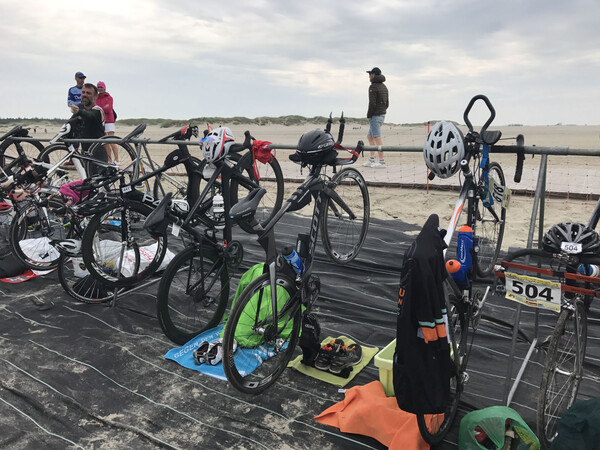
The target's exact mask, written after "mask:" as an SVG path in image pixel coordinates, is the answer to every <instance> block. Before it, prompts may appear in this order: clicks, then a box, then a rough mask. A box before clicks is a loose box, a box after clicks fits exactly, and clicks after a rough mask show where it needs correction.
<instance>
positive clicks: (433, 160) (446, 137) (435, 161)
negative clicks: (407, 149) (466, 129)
mask: <svg viewBox="0 0 600 450" xmlns="http://www.w3.org/2000/svg"><path fill="white" fill-rule="evenodd" d="M423 158H425V164H427V167H429V170H431V171H432V172H433V173H434V174H435V175H436V176H438V177H440V178H448V177H451V176H452V175H454V174H455V173H456V172H457V171H458V169H459V168H460V162H461V161H462V160H463V159H464V158H465V145H464V143H463V136H462V133H461V132H460V130H459V129H458V128H456V126H455V125H454V124H453V123H452V122H446V121H442V122H437V123H436V124H435V125H434V126H433V127H432V128H431V130H430V131H429V134H428V135H427V139H426V140H425V144H424V145H423Z"/></svg>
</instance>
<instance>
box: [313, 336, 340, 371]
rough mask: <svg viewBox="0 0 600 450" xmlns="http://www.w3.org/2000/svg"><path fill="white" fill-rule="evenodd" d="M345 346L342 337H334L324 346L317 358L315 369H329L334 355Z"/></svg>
mask: <svg viewBox="0 0 600 450" xmlns="http://www.w3.org/2000/svg"><path fill="white" fill-rule="evenodd" d="M343 346H344V341H343V340H341V339H334V340H332V341H331V342H328V343H327V344H325V345H324V346H322V347H321V348H320V350H319V355H318V356H317V359H315V369H319V370H329V365H330V364H331V361H332V358H333V356H334V355H335V354H337V353H339V352H340V351H341V349H342V347H343Z"/></svg>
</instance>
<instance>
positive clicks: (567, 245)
mask: <svg viewBox="0 0 600 450" xmlns="http://www.w3.org/2000/svg"><path fill="white" fill-rule="evenodd" d="M560 249H561V250H562V251H563V252H565V253H569V254H571V255H578V254H579V253H581V252H582V251H583V245H581V243H576V242H561V244H560Z"/></svg>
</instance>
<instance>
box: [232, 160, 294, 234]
mask: <svg viewBox="0 0 600 450" xmlns="http://www.w3.org/2000/svg"><path fill="white" fill-rule="evenodd" d="M255 167H256V170H257V172H258V176H259V179H257V177H256V174H255V171H254V167H253V164H252V152H247V153H245V154H244V155H243V156H242V158H241V159H240V161H239V162H238V163H237V170H238V172H237V173H235V174H234V175H233V177H232V178H231V206H233V205H235V204H236V203H237V202H238V201H239V200H241V199H242V198H244V197H245V196H246V195H248V194H249V193H250V191H252V189H254V188H256V187H257V186H260V187H261V188H263V189H265V190H266V191H267V193H266V194H265V195H264V197H263V198H262V199H261V201H260V204H259V205H258V209H257V210H256V214H255V217H256V220H258V222H259V223H260V224H261V225H263V226H264V225H266V224H267V223H268V222H269V221H270V220H271V219H272V218H273V216H275V213H276V212H277V211H278V210H279V209H280V208H281V204H282V203H283V183H284V182H283V172H282V171H281V166H280V165H279V161H277V159H276V158H275V157H273V159H272V160H271V161H269V162H268V163H266V164H265V163H262V162H260V161H259V160H258V159H257V160H256V161H255ZM239 225H240V228H242V229H243V230H244V231H246V232H247V233H253V230H252V227H251V226H250V225H249V224H248V223H246V222H244V221H241V222H240V223H239Z"/></svg>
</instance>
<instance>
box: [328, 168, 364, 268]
mask: <svg viewBox="0 0 600 450" xmlns="http://www.w3.org/2000/svg"><path fill="white" fill-rule="evenodd" d="M331 181H332V184H333V186H332V187H333V189H334V190H335V192H336V193H337V195H339V196H340V199H341V201H342V202H343V203H340V202H339V201H338V200H336V199H334V198H332V197H328V198H326V199H325V202H324V205H323V208H324V212H325V213H324V215H323V219H322V220H323V222H322V225H321V226H322V230H321V240H322V241H323V247H324V248H325V252H326V253H327V254H328V255H329V258H331V260H332V261H333V262H335V263H338V264H348V263H349V262H350V261H352V260H353V259H354V258H356V255H358V252H359V251H360V249H361V248H362V246H363V244H364V242H365V239H366V237H367V230H368V229H369V217H370V213H371V203H370V200H369V191H368V190H367V183H366V182H365V179H364V178H363V176H362V175H361V174H360V172H359V171H358V170H356V169H353V168H346V169H344V170H342V171H340V172H338V173H337V174H336V175H335V176H334V177H333V179H332V180H331Z"/></svg>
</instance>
